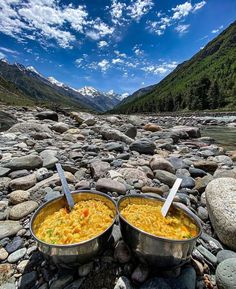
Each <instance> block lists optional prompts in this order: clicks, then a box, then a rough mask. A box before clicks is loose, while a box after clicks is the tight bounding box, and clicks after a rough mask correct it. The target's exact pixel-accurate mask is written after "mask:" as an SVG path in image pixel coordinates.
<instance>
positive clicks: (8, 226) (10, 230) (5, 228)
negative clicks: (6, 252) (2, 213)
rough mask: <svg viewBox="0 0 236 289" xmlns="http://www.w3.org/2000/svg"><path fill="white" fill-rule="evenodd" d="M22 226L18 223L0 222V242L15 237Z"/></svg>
mask: <svg viewBox="0 0 236 289" xmlns="http://www.w3.org/2000/svg"><path fill="white" fill-rule="evenodd" d="M20 229H22V226H21V225H20V223H19V222H18V221H0V240H1V239H3V238H5V237H10V236H12V235H15V234H16V233H17V232H18V231H19V230H20Z"/></svg>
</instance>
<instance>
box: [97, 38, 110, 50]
mask: <svg viewBox="0 0 236 289" xmlns="http://www.w3.org/2000/svg"><path fill="white" fill-rule="evenodd" d="M106 46H108V43H107V42H106V41H105V40H101V41H99V42H98V47H99V48H102V47H106Z"/></svg>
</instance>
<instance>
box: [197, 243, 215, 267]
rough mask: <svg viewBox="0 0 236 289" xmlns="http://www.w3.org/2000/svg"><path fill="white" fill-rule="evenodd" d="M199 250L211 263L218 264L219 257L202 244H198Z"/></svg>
mask: <svg viewBox="0 0 236 289" xmlns="http://www.w3.org/2000/svg"><path fill="white" fill-rule="evenodd" d="M197 249H198V251H199V252H200V253H201V254H202V255H203V256H204V257H205V258H206V259H207V260H208V261H209V262H211V264H213V265H216V263H217V258H216V256H214V255H213V254H212V253H211V252H210V251H208V250H207V249H206V248H205V247H203V246H202V245H199V246H197Z"/></svg>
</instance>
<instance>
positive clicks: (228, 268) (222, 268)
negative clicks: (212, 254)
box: [216, 258, 236, 289]
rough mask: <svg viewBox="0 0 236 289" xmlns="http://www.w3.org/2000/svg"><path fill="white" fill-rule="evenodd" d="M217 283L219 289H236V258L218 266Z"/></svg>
mask: <svg viewBox="0 0 236 289" xmlns="http://www.w3.org/2000/svg"><path fill="white" fill-rule="evenodd" d="M216 283H217V286H218V288H219V289H235V284H236V258H230V259H226V260H224V261H223V262H221V263H220V264H219V265H218V267H217V269H216Z"/></svg>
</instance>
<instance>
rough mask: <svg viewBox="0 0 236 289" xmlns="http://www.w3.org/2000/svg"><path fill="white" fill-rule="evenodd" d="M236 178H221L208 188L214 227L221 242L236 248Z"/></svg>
mask: <svg viewBox="0 0 236 289" xmlns="http://www.w3.org/2000/svg"><path fill="white" fill-rule="evenodd" d="M235 188H236V180H235V179H232V178H219V179H215V180H213V181H211V182H210V183H209V184H208V186H207V188H206V202H207V208H208V213H209V217H210V220H211V223H212V226H213V228H214V229H215V231H216V234H217V235H218V237H219V239H220V240H221V242H222V243H223V244H225V245H227V246H228V247H229V248H231V249H233V250H236V239H235V235H236V223H235V219H236V204H235V197H236V190H235Z"/></svg>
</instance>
